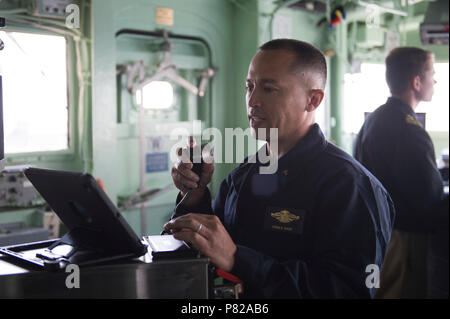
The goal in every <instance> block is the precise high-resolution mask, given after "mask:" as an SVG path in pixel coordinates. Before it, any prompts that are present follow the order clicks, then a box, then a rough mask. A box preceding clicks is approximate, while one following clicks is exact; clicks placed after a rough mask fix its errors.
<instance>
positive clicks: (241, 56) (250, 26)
mask: <svg viewBox="0 0 450 319" xmlns="http://www.w3.org/2000/svg"><path fill="white" fill-rule="evenodd" d="M26 2H27V1H14V0H6V1H1V2H0V14H1V15H2V16H3V15H4V16H6V18H7V19H8V17H10V18H11V19H10V21H11V22H10V23H8V26H7V28H6V30H14V31H27V32H41V33H47V34H54V33H55V30H42V29H40V28H38V27H37V26H36V25H33V24H31V23H30V24H28V25H27V24H26V23H23V22H20V19H19V20H18V19H17V13H15V11H14V10H16V11H17V10H20V9H24V8H27V4H26ZM295 2H298V1H273V0H164V1H163V0H86V1H79V2H78V4H79V6H80V22H81V25H80V29H77V30H75V31H73V30H70V34H66V35H65V37H66V40H67V49H68V69H67V71H68V84H69V95H68V96H69V131H70V134H69V136H70V143H69V145H70V147H69V149H68V150H65V151H58V152H45V153H44V152H42V153H23V154H6V165H19V164H31V165H35V166H37V167H44V168H52V169H63V170H73V171H86V172H89V173H91V174H92V175H93V176H94V177H96V178H99V179H101V181H102V182H103V184H104V186H105V191H106V193H107V194H108V196H109V197H110V198H111V199H112V200H113V201H114V202H115V203H116V204H118V205H119V204H121V203H123V202H124V201H126V200H127V199H128V198H129V197H130V196H131V195H133V193H135V192H136V191H137V190H138V189H139V185H140V170H139V168H140V158H139V157H140V156H139V110H138V105H137V102H136V99H135V96H133V95H132V94H130V92H129V91H128V90H127V87H126V81H127V78H126V76H125V75H124V74H119V72H118V69H119V68H120V66H121V65H122V66H123V65H126V64H133V63H135V62H138V61H143V62H144V64H145V65H146V66H152V67H153V68H154V69H156V66H157V64H158V62H159V61H160V60H161V58H162V52H161V50H160V44H161V43H162V41H163V38H162V30H166V31H168V32H169V40H170V41H171V42H172V44H173V51H172V59H173V62H174V63H175V65H176V66H177V71H178V73H179V74H180V75H181V76H183V77H184V78H186V79H188V80H189V81H191V82H193V83H198V81H199V77H198V74H199V71H201V70H203V69H205V68H209V67H210V68H213V69H214V71H215V73H214V76H213V77H212V79H211V80H210V81H209V83H208V86H207V88H206V93H205V96H204V97H197V96H194V95H193V94H191V93H189V92H187V91H186V90H184V89H182V88H180V87H176V86H175V103H174V107H173V108H172V109H169V110H165V111H152V112H147V113H146V115H145V120H144V122H145V127H146V129H145V132H146V136H147V137H152V136H155V137H159V138H160V142H161V141H162V144H163V149H164V151H165V152H169V151H170V150H171V147H172V146H173V144H174V143H175V142H174V141H173V140H171V139H170V128H171V127H172V126H173V125H176V124H177V123H178V124H179V125H185V126H189V125H192V121H194V120H200V121H201V126H202V128H203V129H204V128H208V127H215V128H218V129H219V130H220V131H221V132H222V133H224V132H225V128H233V129H235V128H241V129H243V130H245V129H247V128H248V121H247V115H246V107H245V78H246V75H247V71H248V65H249V62H250V60H251V58H252V57H253V55H254V53H255V52H256V50H257V48H258V46H259V45H261V44H263V43H264V42H266V41H268V40H270V39H271V38H273V37H281V36H286V37H291V38H295V39H299V40H304V41H308V42H310V43H312V44H314V45H316V46H317V47H319V48H320V49H321V50H322V51H323V52H325V53H326V57H327V63H328V67H329V68H328V69H329V74H328V75H329V76H328V83H327V91H326V101H325V103H324V104H323V105H322V107H324V108H325V114H326V115H327V116H326V121H325V124H324V125H323V126H324V127H322V129H323V131H324V132H325V134H326V136H327V137H328V138H329V139H330V140H331V141H333V142H335V143H336V144H337V145H339V146H341V147H343V148H344V149H345V150H347V151H348V152H351V144H352V139H353V137H352V136H350V135H348V134H344V132H343V130H342V116H343V114H344V110H345V98H346V97H345V96H344V90H343V78H344V74H345V73H347V72H349V69H350V61H351V59H352V58H355V57H357V58H358V59H361V60H363V61H372V62H377V63H383V62H384V58H385V56H386V54H387V46H386V43H385V39H386V33H387V32H388V31H389V30H390V31H392V32H394V33H396V34H397V35H398V36H399V41H400V45H415V46H420V47H422V45H421V44H420V38H419V33H418V25H419V24H420V22H421V21H422V20H423V18H424V15H425V13H426V10H427V6H428V4H429V2H428V1H419V2H418V3H416V4H415V5H409V6H407V7H400V1H377V3H379V5H380V6H387V7H392V8H398V9H402V10H404V11H406V12H407V13H408V16H407V17H402V16H397V15H392V14H383V15H381V16H380V19H381V21H380V24H381V25H382V27H380V28H379V29H373V28H372V29H369V28H367V27H366V26H365V20H366V18H367V13H366V11H365V9H364V8H363V7H361V6H358V5H357V4H355V2H353V1H328V2H327V1H323V3H324V5H325V6H326V8H327V12H328V13H329V12H330V11H331V9H332V8H333V7H336V6H337V5H339V4H342V5H343V6H344V7H345V8H346V15H347V16H346V19H345V20H343V21H342V22H341V23H340V24H339V25H338V26H336V27H335V28H333V29H330V28H328V27H327V26H322V27H317V26H316V24H317V22H318V21H319V20H320V18H321V17H322V15H321V14H314V13H310V12H306V11H301V10H294V9H292V8H290V7H289V6H290V5H292V4H294V3H295ZM406 2H408V1H406ZM327 3H328V4H329V5H328V6H327V5H326V4H327ZM157 8H169V9H172V10H173V25H165V24H158V23H157V21H156V9H157ZM14 17H16V20H15V19H14ZM36 19H37V21H38V20H39V19H40V18H36ZM283 21H287V24H286V25H287V26H288V27H287V28H285V29H283ZM426 49H428V50H431V51H433V52H434V53H435V54H436V60H437V61H445V62H448V45H447V46H427V47H426ZM5 121H7V119H5ZM171 125H172V126H171ZM438 135H439V134H438ZM438 135H436V136H432V138H433V141H434V142H435V145H439V146H436V148H438V149H439V150H441V149H442V148H444V147H448V132H447V133H446V134H445V133H443V134H441V135H439V136H438ZM225 144H226V143H224V145H223V146H224V148H226V145H225ZM237 165H238V164H237V163H217V164H216V167H215V173H214V178H213V181H212V183H211V185H210V188H211V190H212V192H213V194H214V193H215V192H216V191H217V188H218V186H219V184H220V182H221V181H222V180H223V178H224V177H225V176H226V175H227V174H228V173H229V172H230V170H231V169H233V168H234V167H236V166H237ZM170 167H171V163H168V169H167V170H164V171H160V172H155V173H147V174H146V178H145V181H146V189H148V190H151V189H162V188H164V187H166V186H168V185H169V184H171V182H172V180H171V177H170ZM176 195H177V191H176V190H175V189H172V190H170V191H169V192H166V193H164V194H163V195H161V196H158V197H156V198H154V199H153V200H151V201H150V203H149V205H148V207H147V208H146V216H147V218H146V223H147V225H146V232H147V234H158V233H159V232H160V231H161V228H162V225H163V224H164V223H165V222H166V221H167V220H168V218H169V217H170V214H171V212H172V210H173V208H174V202H175V198H176ZM122 213H123V215H124V217H125V218H126V220H127V221H128V222H129V223H130V225H131V226H132V228H133V229H134V230H135V231H136V233H137V234H138V235H143V234H141V233H140V232H141V225H140V223H141V216H140V210H139V208H133V209H129V210H123V211H122ZM40 214H41V211H40V210H36V209H20V210H5V211H3V212H1V213H0V223H4V222H10V221H14V220H17V219H20V220H23V221H25V222H26V224H27V225H30V226H39V225H40V221H41V219H40V217H39V216H40Z"/></svg>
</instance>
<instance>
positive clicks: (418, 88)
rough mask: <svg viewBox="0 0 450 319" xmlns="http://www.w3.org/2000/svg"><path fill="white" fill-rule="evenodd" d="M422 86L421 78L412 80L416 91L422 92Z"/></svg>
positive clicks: (417, 77) (416, 77)
mask: <svg viewBox="0 0 450 319" xmlns="http://www.w3.org/2000/svg"><path fill="white" fill-rule="evenodd" d="M421 85H422V82H421V80H420V76H418V75H416V76H415V77H414V78H413V79H412V87H413V90H414V91H420V87H421Z"/></svg>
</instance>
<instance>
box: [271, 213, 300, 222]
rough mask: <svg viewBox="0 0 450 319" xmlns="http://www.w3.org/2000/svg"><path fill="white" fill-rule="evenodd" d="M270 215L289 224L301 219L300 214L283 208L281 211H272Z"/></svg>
mask: <svg viewBox="0 0 450 319" xmlns="http://www.w3.org/2000/svg"><path fill="white" fill-rule="evenodd" d="M270 216H272V217H273V218H275V219H277V220H278V221H279V222H280V223H283V224H287V223H291V222H293V221H295V220H299V219H300V216H297V215H294V214H292V213H290V212H289V211H288V210H282V211H280V212H275V213H271V214H270Z"/></svg>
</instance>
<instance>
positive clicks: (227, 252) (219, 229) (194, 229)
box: [164, 214, 237, 272]
mask: <svg viewBox="0 0 450 319" xmlns="http://www.w3.org/2000/svg"><path fill="white" fill-rule="evenodd" d="M164 230H166V231H169V232H171V233H172V234H173V237H174V238H176V239H178V240H184V241H185V242H187V243H190V244H192V245H193V246H194V247H195V248H196V249H198V251H199V252H200V253H202V254H203V255H205V256H206V257H208V258H209V259H210V260H211V263H212V264H214V265H215V266H216V267H217V268H219V269H222V270H224V271H227V272H230V271H231V269H232V268H233V266H234V254H235V253H236V250H237V247H236V245H235V244H234V242H233V240H232V239H231V237H230V235H229V234H228V232H227V231H226V229H225V227H224V226H223V224H222V222H221V221H220V219H219V218H218V217H217V216H214V215H204V214H187V215H184V216H180V217H178V218H175V219H173V220H171V221H169V222H168V223H166V224H165V225H164Z"/></svg>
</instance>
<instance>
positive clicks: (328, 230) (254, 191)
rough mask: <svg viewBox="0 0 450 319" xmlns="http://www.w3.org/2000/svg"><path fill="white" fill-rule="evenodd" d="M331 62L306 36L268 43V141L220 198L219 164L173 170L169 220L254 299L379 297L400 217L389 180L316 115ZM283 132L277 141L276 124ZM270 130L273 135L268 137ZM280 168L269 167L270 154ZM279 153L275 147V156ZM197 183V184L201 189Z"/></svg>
mask: <svg viewBox="0 0 450 319" xmlns="http://www.w3.org/2000/svg"><path fill="white" fill-rule="evenodd" d="M325 83H326V62H325V58H324V57H323V55H322V54H321V52H320V51H319V50H318V49H316V48H315V47H314V46H312V45H310V44H307V43H305V42H301V41H297V40H290V39H278V40H272V41H270V42H268V43H266V44H264V45H263V46H261V47H260V50H259V51H258V52H257V53H256V55H255V56H254V57H253V59H252V61H251V64H250V67H249V71H248V76H247V79H246V87H247V94H246V102H247V114H248V119H249V123H250V127H251V131H252V134H253V135H254V136H255V137H256V138H259V139H261V138H263V135H264V134H261V130H263V131H264V130H266V131H267V132H266V134H265V136H266V138H265V139H266V141H267V144H266V146H264V147H263V148H261V149H260V150H259V151H258V152H257V154H256V155H255V156H256V161H252V160H250V159H252V157H249V158H247V159H246V160H245V161H244V163H242V164H240V165H239V167H237V168H236V169H234V170H233V171H232V172H231V173H230V174H229V175H228V176H227V177H226V179H225V180H224V181H223V182H222V183H221V185H220V187H219V190H218V193H217V196H216V198H215V200H214V202H213V203H212V205H211V195H210V192H209V190H208V188H207V187H206V185H207V184H208V183H209V181H210V180H211V175H212V173H213V169H214V164H213V163H211V164H203V171H202V173H201V175H200V176H197V175H196V174H194V173H193V172H192V171H191V168H192V164H191V163H183V162H182V161H178V162H177V163H175V165H174V167H173V168H172V178H173V181H174V184H175V185H176V186H177V188H178V189H180V191H181V192H180V194H179V196H178V198H177V203H179V202H180V200H181V198H182V196H183V195H184V194H186V192H188V190H189V189H193V191H192V193H191V195H190V197H189V199H188V200H187V201H186V203H184V204H183V205H182V207H179V209H178V210H177V211H176V213H177V214H176V216H174V218H173V219H172V220H171V221H170V222H168V223H167V224H166V225H165V230H166V231H171V232H172V233H173V234H174V237H175V238H177V239H180V240H185V241H187V242H189V243H191V244H192V245H193V246H195V247H196V248H197V249H198V250H199V251H200V252H202V253H203V254H204V255H206V256H207V257H209V258H210V260H211V263H212V264H214V265H215V266H216V267H218V268H220V269H222V270H224V271H227V272H230V273H232V274H234V275H236V276H237V277H239V278H240V279H241V280H242V281H243V283H244V296H243V297H247V298H370V297H373V295H374V291H375V288H374V287H376V284H377V282H376V269H377V267H381V265H382V263H383V259H384V255H385V252H386V247H387V244H388V242H389V239H390V234H391V229H392V223H393V218H394V208H393V203H392V201H391V199H390V197H389V195H388V193H387V192H386V190H385V189H384V188H383V186H382V185H381V184H380V182H379V181H378V180H377V179H376V178H375V177H374V176H373V175H371V174H370V173H369V172H368V171H367V170H366V169H365V168H364V167H362V166H361V165H360V164H359V163H358V162H357V161H355V160H354V159H353V158H352V157H351V156H349V155H347V154H346V153H344V152H343V151H342V150H340V149H339V148H337V147H335V146H333V145H332V144H330V143H328V142H327V141H326V139H325V137H324V135H323V134H322V132H321V130H320V128H319V126H318V125H317V124H315V121H314V111H315V109H316V108H317V107H318V106H319V104H320V103H321V101H322V99H323V97H324V89H325ZM270 128H276V129H278V139H277V140H276V141H274V140H271V139H270V134H269V129H270ZM267 136H269V137H268V138H267ZM275 143H278V152H277V154H275V156H277V158H278V168H277V171H276V172H275V173H274V174H262V173H261V171H260V168H261V167H262V166H264V165H263V164H262V161H261V160H260V158H261V155H264V154H265V153H266V155H267V153H270V152H274V148H273V145H274V144H275ZM270 154H272V155H273V153H270ZM197 183H198V187H197Z"/></svg>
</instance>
